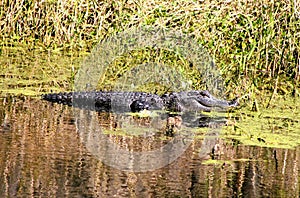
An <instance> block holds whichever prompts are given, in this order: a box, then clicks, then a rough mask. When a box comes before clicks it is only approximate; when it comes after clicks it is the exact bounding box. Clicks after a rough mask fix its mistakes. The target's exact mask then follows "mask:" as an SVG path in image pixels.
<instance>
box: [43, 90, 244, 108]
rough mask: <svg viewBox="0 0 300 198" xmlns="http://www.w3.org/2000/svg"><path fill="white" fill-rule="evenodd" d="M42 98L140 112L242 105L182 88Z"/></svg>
mask: <svg viewBox="0 0 300 198" xmlns="http://www.w3.org/2000/svg"><path fill="white" fill-rule="evenodd" d="M42 99H44V100H47V101H50V102H53V103H61V104H65V105H69V106H73V107H79V108H84V109H90V110H95V111H98V112H101V111H106V112H110V111H112V112H139V111H142V110H168V111H172V112H183V111H204V112H210V111H212V110H215V111H226V110H228V109H231V108H234V107H237V106H238V100H237V99H234V100H230V101H227V100H221V99H218V98H216V97H214V96H213V95H211V94H210V93H209V92H208V91H207V90H204V91H198V90H193V91H181V92H172V93H167V94H163V95H161V96H160V95H157V94H151V93H145V92H124V91H90V92H84V91H83V92H61V93H49V94H45V95H42Z"/></svg>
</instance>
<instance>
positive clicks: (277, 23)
mask: <svg viewBox="0 0 300 198" xmlns="http://www.w3.org/2000/svg"><path fill="white" fill-rule="evenodd" d="M143 25H152V26H161V27H166V28H174V29H176V30H180V31H183V32H184V33H187V34H190V35H194V37H195V38H196V39H197V40H198V41H199V42H200V43H201V44H203V45H204V46H205V47H206V48H207V49H208V50H209V52H210V53H211V54H212V55H213V57H214V58H215V60H216V63H217V65H218V67H219V68H220V70H221V71H222V73H223V76H224V78H225V81H226V85H227V87H229V88H231V90H232V92H239V93H243V94H247V93H249V94H253V93H255V92H259V91H262V90H263V91H267V92H270V93H282V94H294V95H297V94H299V92H298V91H297V90H298V88H299V79H300V56H299V53H300V46H299V45H300V4H299V2H298V1H297V0H273V1H267V0H259V1H256V0H246V1H214V0H211V1H192V0H179V1H175V2H174V1H163V2H161V1H158V0H149V1H142V0H136V1H113V0H104V1H97V0H92V1H83V0H42V1H34V0H22V1H17V0H10V1H8V0H6V1H1V2H0V27H1V28H0V35H1V36H0V39H1V43H0V44H1V46H16V45H25V46H26V47H28V48H42V49H45V50H53V49H55V50H71V51H78V50H85V51H90V50H91V49H92V48H93V46H95V44H96V43H97V42H99V41H100V40H102V39H103V38H105V37H108V36H110V35H111V34H113V33H115V32H120V31H122V30H125V29H127V28H129V27H132V26H143Z"/></svg>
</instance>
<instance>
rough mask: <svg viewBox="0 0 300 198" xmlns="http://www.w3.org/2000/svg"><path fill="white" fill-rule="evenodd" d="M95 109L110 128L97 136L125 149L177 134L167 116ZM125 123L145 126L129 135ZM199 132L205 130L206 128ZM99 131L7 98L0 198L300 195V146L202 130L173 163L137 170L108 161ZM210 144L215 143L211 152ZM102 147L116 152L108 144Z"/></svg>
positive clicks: (65, 114)
mask: <svg viewBox="0 0 300 198" xmlns="http://www.w3.org/2000/svg"><path fill="white" fill-rule="evenodd" d="M80 113H81V112H79V114H80ZM91 115H93V116H94V117H92V118H91V119H94V118H95V116H96V118H97V122H98V123H99V125H100V126H101V130H102V131H103V134H104V135H102V136H99V137H98V138H103V137H105V138H106V139H109V140H110V141H112V142H114V143H115V144H117V145H119V146H120V147H121V148H122V149H123V150H126V149H127V150H131V151H134V150H136V151H140V150H151V149H153V148H156V147H159V146H160V145H163V144H165V143H166V142H168V141H171V139H172V137H167V136H166V135H165V133H164V130H163V128H164V125H165V123H164V122H165V121H166V119H162V123H160V121H157V122H156V121H155V122H151V120H149V119H152V118H140V119H139V118H135V117H133V116H125V118H118V116H117V115H114V114H101V115H97V114H96V113H95V112H94V113H91ZM128 123H129V124H128ZM151 123H152V125H151ZM153 123H154V124H153ZM298 124H299V123H298ZM153 125H155V126H153ZM126 126H127V127H128V126H130V127H131V129H132V131H135V130H133V129H136V128H140V129H143V130H144V131H143V132H142V133H141V134H139V133H138V132H134V133H133V132H132V133H131V134H128V133H127V134H126V132H124V130H122V128H124V127H126ZM159 128H160V129H161V130H159ZM193 130H194V131H198V133H202V134H203V132H201V131H203V129H197V128H196V129H193ZM249 130H251V129H249ZM87 131H88V129H87ZM137 131H138V130H137ZM94 136H95V134H93V133H88V134H85V135H84V137H83V136H82V134H80V131H79V130H78V124H77V118H76V116H75V115H74V112H73V109H72V108H70V107H66V106H62V105H57V104H56V105H52V104H50V103H48V102H45V101H41V100H40V99H34V98H26V97H24V98H15V97H5V98H1V99H0V197H299V193H300V185H299V183H300V182H299V180H300V171H299V170H300V147H299V146H298V147H296V148H293V149H282V148H281V149H280V148H267V147H260V146H246V145H242V144H240V143H239V142H238V141H237V140H234V139H230V138H229V139H224V138H218V136H214V137H211V139H209V138H207V137H206V138H205V134H204V135H203V138H200V137H201V136H197V137H196V136H195V138H193V139H192V140H191V144H190V145H189V146H188V148H187V149H186V151H185V152H184V153H183V154H182V155H180V157H179V158H178V159H176V160H175V161H173V162H172V163H170V164H169V165H166V166H164V167H162V168H159V169H155V170H150V171H145V172H134V171H132V170H135V169H134V168H132V167H138V166H139V164H136V162H139V160H137V159H132V167H131V168H130V167H129V169H128V170H129V171H123V170H119V169H118V168H117V167H111V166H109V165H106V164H105V163H103V162H102V161H101V160H100V159H99V156H97V155H95V153H93V152H91V145H90V144H89V141H87V140H89V139H90V138H91V137H94ZM96 136H97V134H96ZM98 140H99V141H100V142H101V141H102V140H101V139H98ZM262 141H263V140H262ZM204 147H206V148H209V149H208V152H206V153H205V155H203V152H201V151H203V148H204ZM97 149H98V150H97V151H99V152H100V153H102V154H103V153H104V154H105V153H109V152H110V151H109V150H107V149H108V147H107V145H105V144H104V145H101V144H99V145H98V147H97ZM201 149H202V150H201ZM207 159H213V160H214V163H208V162H209V161H207ZM115 160H116V161H118V160H119V162H122V159H115ZM156 160H157V161H165V160H170V158H169V156H165V158H164V159H156ZM143 163H145V162H143ZM149 163H150V162H149ZM141 165H142V164H141ZM144 165H145V164H144ZM130 170H131V171H130Z"/></svg>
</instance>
